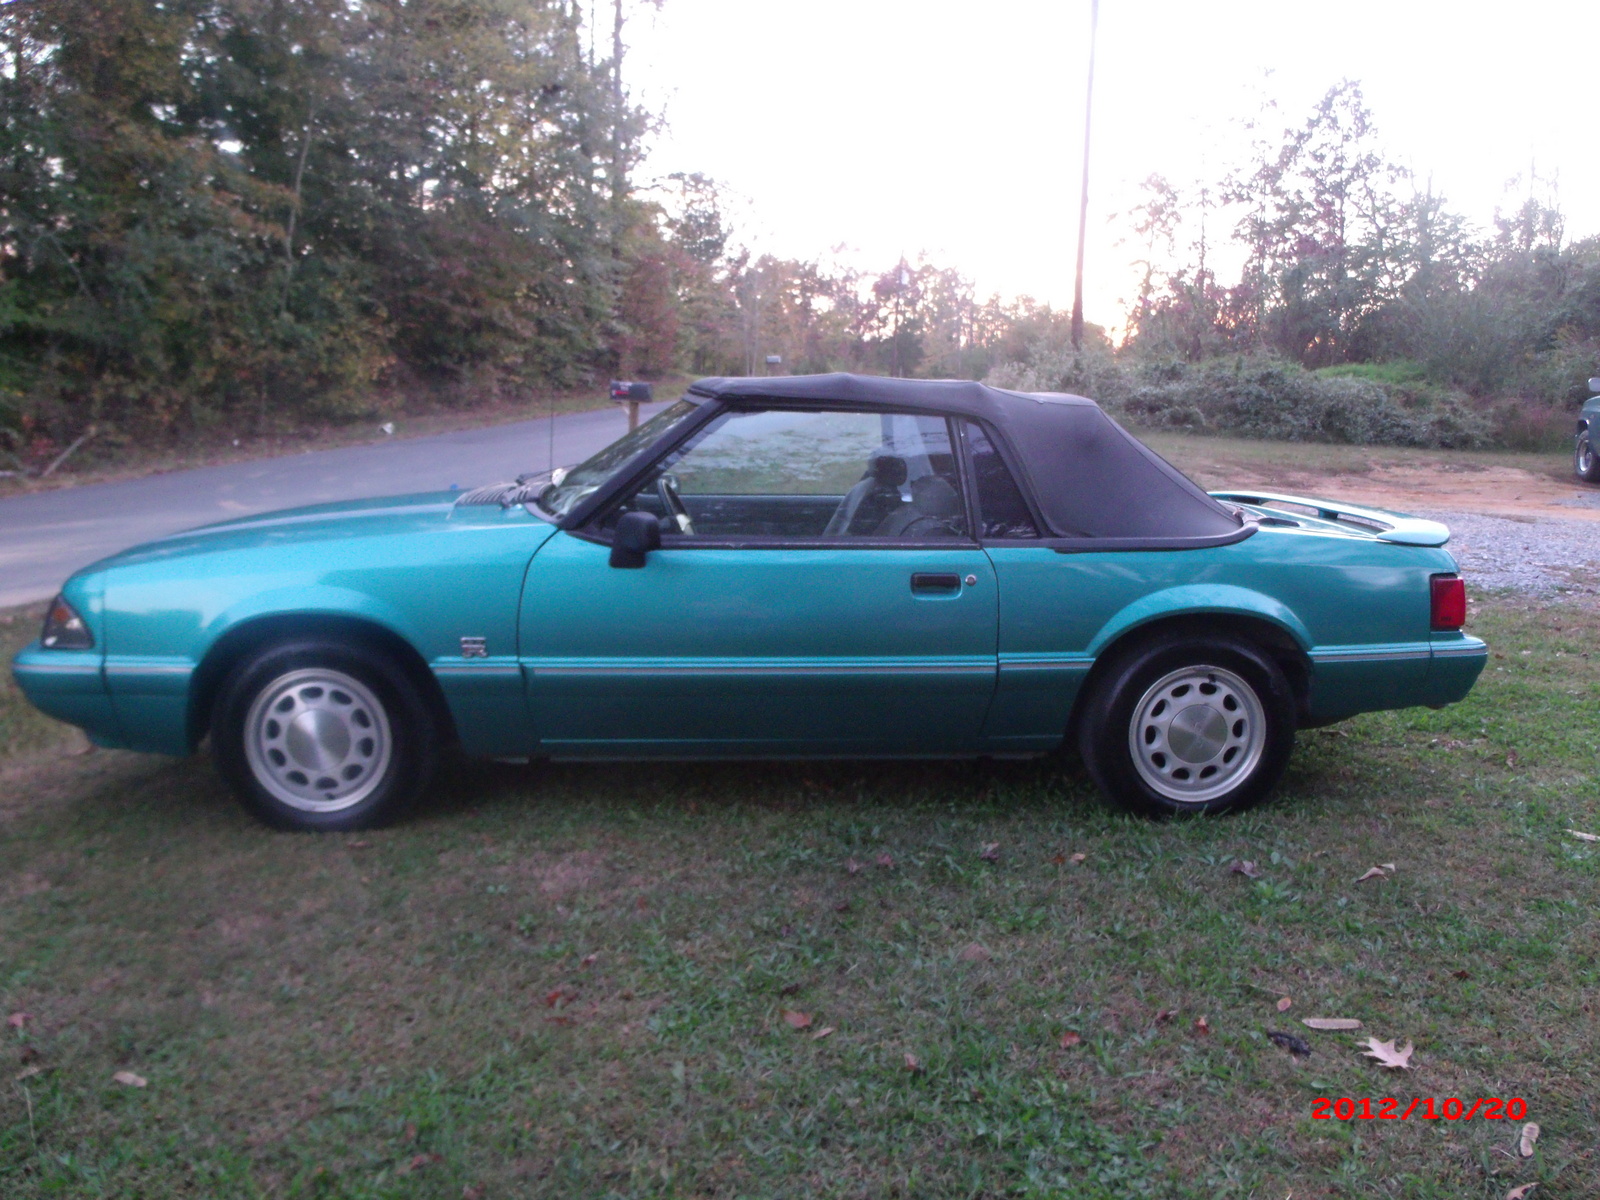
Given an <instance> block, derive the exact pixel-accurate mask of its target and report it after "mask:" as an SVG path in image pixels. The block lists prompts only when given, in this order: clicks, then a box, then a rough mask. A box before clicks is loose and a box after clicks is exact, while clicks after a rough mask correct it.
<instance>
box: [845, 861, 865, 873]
mask: <svg viewBox="0 0 1600 1200" xmlns="http://www.w3.org/2000/svg"><path fill="white" fill-rule="evenodd" d="M844 869H845V870H846V871H849V872H850V874H852V875H854V874H855V873H856V872H857V871H859V870H861V864H860V863H858V862H857V861H856V860H855V859H853V858H847V859H845V860H844Z"/></svg>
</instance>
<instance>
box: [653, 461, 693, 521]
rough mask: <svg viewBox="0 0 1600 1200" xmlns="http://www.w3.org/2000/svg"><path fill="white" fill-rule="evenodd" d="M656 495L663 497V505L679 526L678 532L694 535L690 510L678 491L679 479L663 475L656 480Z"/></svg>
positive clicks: (674, 476)
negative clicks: (685, 505)
mask: <svg viewBox="0 0 1600 1200" xmlns="http://www.w3.org/2000/svg"><path fill="white" fill-rule="evenodd" d="M656 495H658V496H660V497H661V504H662V506H663V507H664V508H665V509H666V510H667V515H668V516H669V517H671V518H672V520H673V522H674V523H675V524H676V525H677V526H678V532H679V533H693V532H694V521H693V520H691V519H690V517H689V510H688V509H687V508H685V507H684V505H683V496H682V495H681V494H680V493H679V491H678V477H677V476H676V475H663V476H662V477H661V478H660V479H658V480H656Z"/></svg>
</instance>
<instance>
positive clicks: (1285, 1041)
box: [1267, 1029, 1311, 1058]
mask: <svg viewBox="0 0 1600 1200" xmlns="http://www.w3.org/2000/svg"><path fill="white" fill-rule="evenodd" d="M1267 1037H1269V1038H1270V1039H1272V1044H1273V1045H1275V1046H1282V1047H1283V1048H1284V1049H1285V1050H1287V1051H1288V1052H1289V1053H1290V1054H1295V1055H1298V1056H1299V1057H1301V1058H1304V1057H1305V1056H1306V1055H1308V1054H1310V1053H1311V1043H1310V1042H1308V1041H1306V1040H1305V1038H1303V1037H1296V1036H1295V1035H1294V1034H1292V1033H1284V1032H1283V1031H1282V1030H1281V1029H1269V1030H1267Z"/></svg>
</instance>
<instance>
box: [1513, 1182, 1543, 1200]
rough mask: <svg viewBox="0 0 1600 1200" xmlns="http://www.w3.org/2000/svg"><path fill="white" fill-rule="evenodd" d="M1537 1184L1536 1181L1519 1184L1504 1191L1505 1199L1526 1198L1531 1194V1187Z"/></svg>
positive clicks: (1525, 1199) (1522, 1199) (1520, 1199)
mask: <svg viewBox="0 0 1600 1200" xmlns="http://www.w3.org/2000/svg"><path fill="white" fill-rule="evenodd" d="M1538 1186H1539V1185H1538V1184H1537V1183H1524V1184H1520V1185H1519V1186H1517V1187H1514V1188H1512V1189H1511V1190H1510V1191H1509V1192H1507V1193H1506V1200H1527V1198H1528V1197H1529V1196H1531V1195H1533V1189H1534V1188H1536V1187H1538Z"/></svg>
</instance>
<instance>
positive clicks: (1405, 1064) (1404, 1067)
mask: <svg viewBox="0 0 1600 1200" xmlns="http://www.w3.org/2000/svg"><path fill="white" fill-rule="evenodd" d="M1398 1040H1399V1039H1398V1038H1396V1039H1395V1041H1398ZM1367 1046H1368V1049H1366V1050H1363V1051H1362V1052H1361V1053H1362V1054H1364V1055H1365V1056H1366V1057H1368V1058H1370V1059H1372V1060H1373V1061H1374V1062H1376V1063H1377V1064H1378V1065H1379V1066H1380V1067H1387V1068H1388V1069H1389V1070H1391V1071H1409V1070H1411V1069H1412V1067H1411V1052H1412V1051H1413V1050H1415V1049H1416V1047H1415V1046H1413V1045H1412V1044H1411V1043H1410V1042H1407V1043H1406V1044H1405V1047H1404V1049H1400V1050H1396V1049H1395V1047H1394V1041H1389V1042H1380V1041H1379V1040H1378V1039H1377V1038H1375V1037H1369V1038H1368V1039H1367Z"/></svg>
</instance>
